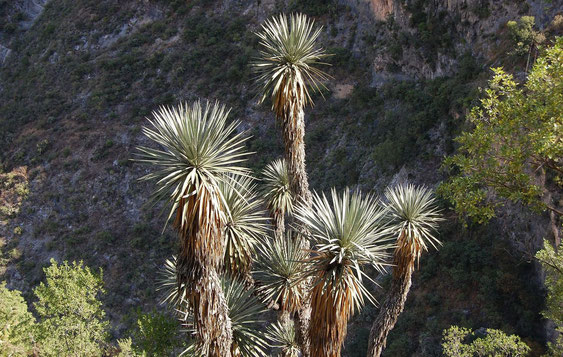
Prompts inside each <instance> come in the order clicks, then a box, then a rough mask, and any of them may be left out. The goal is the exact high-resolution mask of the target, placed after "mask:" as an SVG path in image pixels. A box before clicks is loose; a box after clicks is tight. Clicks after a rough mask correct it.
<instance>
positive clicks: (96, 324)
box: [34, 259, 109, 357]
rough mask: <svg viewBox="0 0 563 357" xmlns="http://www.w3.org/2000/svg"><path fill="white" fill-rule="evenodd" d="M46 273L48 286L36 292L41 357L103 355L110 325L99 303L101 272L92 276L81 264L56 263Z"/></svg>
mask: <svg viewBox="0 0 563 357" xmlns="http://www.w3.org/2000/svg"><path fill="white" fill-rule="evenodd" d="M44 271H45V275H46V282H45V283H43V282H42V283H41V284H39V286H38V287H37V288H35V290H34V292H35V295H36V297H37V299H38V301H37V302H36V303H35V308H36V310H37V313H38V315H39V317H40V318H41V322H40V323H39V327H38V341H39V345H40V349H41V355H42V356H85V357H86V356H100V355H102V349H103V347H104V346H103V345H104V343H105V342H106V340H107V329H108V325H109V324H108V322H107V321H105V312H104V310H103V309H102V303H101V301H100V300H99V299H98V297H99V295H100V294H102V293H104V288H103V281H102V271H101V270H100V271H99V272H98V273H96V272H92V271H91V270H90V268H88V267H86V266H84V265H83V263H82V262H79V263H76V262H73V263H72V264H69V263H68V262H66V261H65V262H63V263H62V264H58V263H57V262H56V261H55V260H54V259H51V265H50V266H49V267H47V268H45V269H44Z"/></svg>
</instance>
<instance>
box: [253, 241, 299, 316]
mask: <svg viewBox="0 0 563 357" xmlns="http://www.w3.org/2000/svg"><path fill="white" fill-rule="evenodd" d="M295 234H296V233H295V232H293V231H291V230H288V231H287V232H286V239H275V240H273V241H271V242H267V243H266V244H264V245H263V246H262V248H261V250H260V253H261V254H260V255H259V257H258V260H257V261H256V270H255V272H254V277H255V279H256V282H257V284H258V288H257V290H258V293H259V294H260V296H261V297H262V298H263V300H264V301H267V302H270V301H273V302H277V303H279V305H280V312H281V313H282V314H283V313H286V312H287V313H288V314H292V313H294V312H296V311H297V310H298V309H299V307H300V306H301V305H302V303H303V299H304V298H305V293H306V292H305V291H304V290H303V288H304V287H303V285H302V284H299V282H300V281H301V280H302V277H303V271H304V270H305V269H306V259H307V257H308V254H307V252H306V251H304V250H303V249H301V238H299V237H297V238H294V237H293V235H295Z"/></svg>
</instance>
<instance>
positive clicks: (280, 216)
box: [272, 209, 285, 240]
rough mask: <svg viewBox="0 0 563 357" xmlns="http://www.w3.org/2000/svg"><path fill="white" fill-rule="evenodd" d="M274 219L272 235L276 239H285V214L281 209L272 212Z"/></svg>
mask: <svg viewBox="0 0 563 357" xmlns="http://www.w3.org/2000/svg"><path fill="white" fill-rule="evenodd" d="M272 218H273V221H274V237H275V238H276V240H277V239H285V215H284V213H283V211H282V210H279V209H277V210H275V211H273V212H272Z"/></svg>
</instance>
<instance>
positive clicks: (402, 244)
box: [367, 234, 421, 357]
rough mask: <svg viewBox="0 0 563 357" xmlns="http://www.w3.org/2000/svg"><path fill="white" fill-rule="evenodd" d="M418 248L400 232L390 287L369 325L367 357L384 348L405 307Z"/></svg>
mask: <svg viewBox="0 0 563 357" xmlns="http://www.w3.org/2000/svg"><path fill="white" fill-rule="evenodd" d="M420 250H421V248H420V246H418V245H417V246H415V247H414V249H413V248H411V246H410V243H409V242H407V240H406V239H405V236H404V234H401V236H400V238H399V240H398V241H397V248H396V249H395V253H394V257H393V264H394V267H393V279H392V281H391V288H390V289H389V292H388V293H387V296H386V298H385V301H384V302H383V304H382V305H381V307H380V309H379V314H378V315H377V318H376V319H375V321H374V323H373V325H372V327H371V331H370V334H369V346H368V354H367V357H379V356H381V354H382V353H383V350H384V349H385V345H386V343H387V336H388V335H389V332H391V330H392V329H393V327H395V324H396V323H397V320H398V319H399V315H400V314H401V313H402V312H403V309H404V308H405V302H406V301H407V295H408V293H409V290H410V287H411V282H412V273H413V271H414V264H415V260H416V259H417V257H418V256H420Z"/></svg>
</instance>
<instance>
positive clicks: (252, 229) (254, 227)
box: [219, 176, 267, 279]
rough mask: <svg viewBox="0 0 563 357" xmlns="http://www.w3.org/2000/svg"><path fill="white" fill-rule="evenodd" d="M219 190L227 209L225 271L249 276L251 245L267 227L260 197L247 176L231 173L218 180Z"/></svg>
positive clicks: (248, 277) (236, 275) (240, 275)
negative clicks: (224, 178)
mask: <svg viewBox="0 0 563 357" xmlns="http://www.w3.org/2000/svg"><path fill="white" fill-rule="evenodd" d="M219 190H220V192H221V194H222V196H223V198H224V202H225V206H226V209H227V211H228V212H229V213H230V214H229V215H228V216H227V218H226V221H225V257H224V268H225V271H226V272H227V273H228V274H229V275H231V276H233V277H239V278H241V279H251V278H250V267H251V265H252V259H253V256H254V255H255V253H256V250H255V246H256V244H257V243H258V242H259V241H260V240H261V239H262V237H264V236H265V235H266V230H267V224H266V221H267V218H266V216H265V215H264V212H263V210H262V201H261V200H260V199H258V197H257V195H256V185H255V184H253V179H252V178H251V177H249V176H233V177H232V179H231V180H227V181H222V182H220V183H219Z"/></svg>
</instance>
